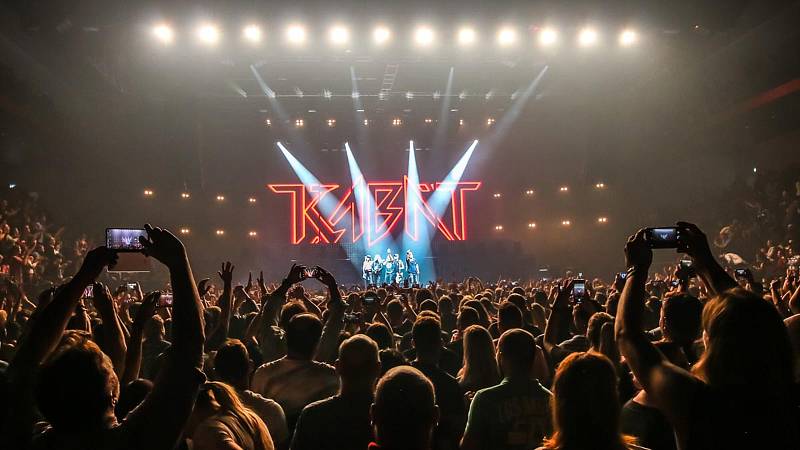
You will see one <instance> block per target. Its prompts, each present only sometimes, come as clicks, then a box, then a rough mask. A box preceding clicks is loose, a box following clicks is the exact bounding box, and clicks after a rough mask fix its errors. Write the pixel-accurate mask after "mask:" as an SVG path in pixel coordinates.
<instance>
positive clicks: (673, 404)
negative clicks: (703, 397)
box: [614, 230, 701, 434]
mask: <svg viewBox="0 0 800 450" xmlns="http://www.w3.org/2000/svg"><path fill="white" fill-rule="evenodd" d="M625 256H626V260H627V266H628V278H627V280H626V282H625V287H624V288H623V290H622V295H621V296H620V299H619V305H618V307H617V317H616V321H615V323H614V334H615V338H616V341H617V344H618V345H619V350H620V353H621V354H622V356H623V357H625V360H626V361H627V363H628V365H629V366H630V368H631V370H632V371H633V374H634V375H635V376H636V379H637V380H639V383H640V384H641V385H642V387H644V389H645V391H646V392H647V394H648V395H650V396H651V397H652V398H653V400H654V401H655V403H656V405H657V406H658V408H659V409H660V410H661V411H662V412H663V413H664V414H665V415H666V416H667V418H668V419H669V420H670V421H671V423H672V424H673V426H675V428H676V430H677V431H678V433H679V434H683V433H685V431H686V430H687V425H688V417H689V406H690V402H691V400H692V398H693V395H694V393H695V392H696V390H697V389H698V388H699V387H700V385H701V382H700V381H699V380H697V379H696V378H694V377H693V376H692V375H691V374H690V373H689V372H686V371H685V370H683V369H680V368H679V367H677V366H675V365H673V364H671V363H670V362H669V361H667V359H666V358H665V357H664V355H662V354H661V352H659V351H658V349H657V348H656V346H655V345H653V343H652V342H650V340H649V339H648V337H647V334H646V333H645V329H644V313H645V299H646V297H647V296H646V294H645V283H646V282H647V272H648V270H649V268H650V264H651V263H652V261H653V252H652V250H650V247H649V246H648V244H647V242H646V241H645V233H644V230H639V231H638V232H637V233H636V234H635V235H634V236H631V237H630V238H629V239H628V243H627V245H626V246H625Z"/></svg>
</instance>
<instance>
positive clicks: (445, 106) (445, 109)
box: [433, 67, 455, 151]
mask: <svg viewBox="0 0 800 450" xmlns="http://www.w3.org/2000/svg"><path fill="white" fill-rule="evenodd" d="M454 71H455V69H454V68H453V67H450V73H449V74H448V75H447V87H446V88H445V90H444V101H442V108H441V110H440V111H439V122H438V123H437V125H436V134H434V136H433V150H434V151H438V150H440V149H441V148H442V146H443V145H444V143H445V141H446V140H447V128H448V126H449V125H450V121H449V117H450V96H451V95H452V94H453V72H454Z"/></svg>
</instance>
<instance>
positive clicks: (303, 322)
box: [286, 313, 322, 359]
mask: <svg viewBox="0 0 800 450" xmlns="http://www.w3.org/2000/svg"><path fill="white" fill-rule="evenodd" d="M321 335H322V322H320V320H319V318H317V316H315V315H313V314H308V313H303V314H298V315H296V316H294V317H292V320H290V321H289V325H287V326H286V348H287V350H288V352H289V353H290V354H292V356H294V357H296V358H302V359H311V358H313V357H314V352H315V351H316V349H317V344H319V338H320V336H321Z"/></svg>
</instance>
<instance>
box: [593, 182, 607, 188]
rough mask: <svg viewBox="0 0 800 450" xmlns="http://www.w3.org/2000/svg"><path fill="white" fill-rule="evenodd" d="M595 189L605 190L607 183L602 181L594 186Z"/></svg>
mask: <svg viewBox="0 0 800 450" xmlns="http://www.w3.org/2000/svg"><path fill="white" fill-rule="evenodd" d="M594 187H595V188H596V189H605V187H606V184H605V183H603V182H602V181H600V182H598V183H596V184H595V185H594Z"/></svg>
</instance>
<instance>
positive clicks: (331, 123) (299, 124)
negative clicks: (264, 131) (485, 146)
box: [264, 117, 496, 128]
mask: <svg viewBox="0 0 800 450" xmlns="http://www.w3.org/2000/svg"><path fill="white" fill-rule="evenodd" d="M423 122H424V123H425V125H431V124H433V122H434V120H433V119H432V118H430V117H426V118H425V119H424V120H423ZM495 122H496V120H495V118H494V117H489V118H487V119H486V122H485V123H486V126H487V127H491V126H492V125H494V124H495ZM292 123H293V124H294V127H295V128H303V127H305V126H306V120H305V119H294V121H289V124H292ZM389 123H390V124H391V125H392V126H393V127H400V126H403V119H401V118H399V117H394V118H392V120H391V121H389ZM363 124H364V126H365V127H366V126H369V125H374V124H375V121H374V120H369V119H364V120H363ZM325 125H327V126H328V128H335V127H336V119H325ZM465 125H466V121H465V120H464V119H458V126H461V127H463V126H465ZM264 126H265V127H271V126H272V119H264Z"/></svg>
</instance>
